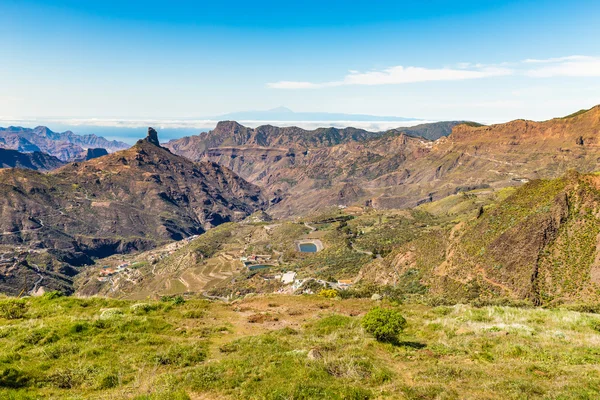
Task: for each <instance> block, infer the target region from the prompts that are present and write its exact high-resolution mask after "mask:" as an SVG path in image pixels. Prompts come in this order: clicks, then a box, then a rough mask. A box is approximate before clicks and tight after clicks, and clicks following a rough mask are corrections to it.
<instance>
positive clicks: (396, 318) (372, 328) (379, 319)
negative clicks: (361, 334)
mask: <svg viewBox="0 0 600 400" xmlns="http://www.w3.org/2000/svg"><path fill="white" fill-rule="evenodd" d="M362 326H363V328H364V329H365V330H366V331H367V332H368V333H370V334H371V335H373V336H375V339H377V340H378V341H382V342H386V341H393V340H394V339H396V337H397V336H398V335H399V334H400V332H402V330H403V329H404V327H405V326H406V320H405V319H404V317H402V315H400V313H399V312H398V311H396V310H393V309H389V308H381V307H376V308H373V309H372V310H371V311H369V312H368V313H367V314H366V315H365V316H364V318H363V320H362Z"/></svg>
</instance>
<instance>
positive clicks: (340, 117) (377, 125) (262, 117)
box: [0, 107, 434, 144]
mask: <svg viewBox="0 0 600 400" xmlns="http://www.w3.org/2000/svg"><path fill="white" fill-rule="evenodd" d="M226 120H229V121H233V120H234V121H237V122H239V123H241V124H242V125H244V126H248V127H251V128H256V127H258V126H261V125H274V126H278V127H285V126H298V127H300V128H303V129H307V130H312V129H316V128H328V127H333V128H347V127H354V128H360V129H365V130H369V131H374V132H378V131H384V130H388V129H394V128H399V127H410V126H414V125H417V124H422V123H427V122H433V121H434V120H422V119H416V118H407V117H397V116H378V115H368V114H344V113H328V112H294V111H292V110H290V109H289V108H286V107H277V108H273V109H270V110H263V111H260V110H259V111H239V112H232V113H227V114H221V115H216V116H207V117H197V118H193V117H189V118H134V117H131V118H74V117H56V118H44V117H40V118H10V117H4V118H2V117H0V125H1V126H10V125H13V126H24V127H35V126H40V125H42V126H47V127H49V128H50V129H52V130H54V131H61V132H62V131H67V130H70V131H73V132H75V133H77V134H80V135H85V134H95V135H98V136H103V137H105V138H106V139H109V140H120V141H123V142H126V143H129V144H133V143H135V141H136V140H138V139H139V138H142V137H144V135H145V133H146V129H147V127H148V126H153V127H155V128H156V129H159V130H160V132H161V141H163V142H167V141H169V140H171V139H179V138H181V137H184V136H190V135H197V134H199V133H201V132H206V131H209V130H211V129H213V128H214V127H215V126H216V125H217V123H218V122H219V121H226Z"/></svg>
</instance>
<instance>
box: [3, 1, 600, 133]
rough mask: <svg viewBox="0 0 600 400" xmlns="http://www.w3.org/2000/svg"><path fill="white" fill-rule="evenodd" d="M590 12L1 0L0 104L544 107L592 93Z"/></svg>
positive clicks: (41, 112)
mask: <svg viewBox="0 0 600 400" xmlns="http://www.w3.org/2000/svg"><path fill="white" fill-rule="evenodd" d="M599 20H600V2H598V1H577V0H574V1H569V2H566V1H553V0H546V1H527V0H525V1H523V0H521V1H493V0H492V1H481V0H480V1H436V0H433V1H410V2H408V1H389V2H388V1H368V2H367V1H364V2H363V1H361V2H352V1H329V2H326V1H302V2H282V1H277V2H275V1H272V2H264V1H263V2H261V1H253V2H248V1H234V0H231V1H228V2H215V1H211V2H206V3H204V2H201V1H169V2H165V1H151V0H146V1H111V0H105V1H75V0H72V1H21V0H19V1H7V0H0V54H2V61H1V62H0V117H2V118H3V119H7V118H8V119H10V118H15V119H16V118H24V117H38V118H45V117H48V118H50V117H52V118H57V117H65V118H67V117H68V118H81V119H89V118H108V117H111V118H121V119H128V118H142V119H143V118H153V119H161V118H162V119H170V118H171V119H176V118H194V117H201V116H207V115H217V114H221V113H228V112H233V111H240V110H252V109H269V108H274V107H277V106H287V107H289V108H291V109H293V110H295V111H327V112H341V113H363V114H374V115H396V116H405V117H415V118H423V119H472V120H480V121H504V120H509V119H514V118H530V119H546V118H550V117H553V116H558V115H564V114H567V113H570V112H572V111H576V110H578V109H580V108H584V107H585V108H587V107H591V106H593V105H595V104H600V40H599V39H600V24H599V23H598V21H599ZM0 124H1V121H0Z"/></svg>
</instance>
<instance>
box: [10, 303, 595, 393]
mask: <svg viewBox="0 0 600 400" xmlns="http://www.w3.org/2000/svg"><path fill="white" fill-rule="evenodd" d="M50 297H52V296H47V297H40V298H27V299H22V300H19V301H18V303H17V304H24V305H25V306H23V307H22V306H17V307H18V309H20V310H24V311H23V313H24V314H21V317H19V318H11V317H10V316H11V314H10V313H9V314H4V315H2V316H0V398H7V399H36V398H49V399H62V398H75V399H79V398H82V399H83V398H85V399H107V398H110V399H132V398H134V399H137V400H140V399H191V398H223V399H279V398H298V399H376V398H378V399H379V398H390V399H392V398H394V399H396V398H406V399H438V398H449V399H454V398H456V399H458V398H489V399H491V398H499V399H520V398H530V399H535V398H540V399H542V398H543V399H568V398H590V399H591V398H597V397H598V396H600V367H599V366H598V362H597V360H598V358H599V357H600V346H599V345H598V334H599V333H598V332H599V329H600V328H599V327H600V316H598V315H596V314H590V313H587V312H579V311H573V310H569V309H566V308H565V309H540V308H531V307H530V308H516V307H507V306H499V305H491V306H480V307H473V306H465V305H456V306H435V307H432V306H424V305H419V304H402V305H398V304H397V303H391V302H390V301H389V300H386V297H385V296H383V300H381V301H380V302H378V305H379V306H378V307H375V308H373V304H374V302H373V301H372V300H370V299H356V298H349V299H346V300H339V299H337V300H336V299H329V298H326V297H323V296H264V297H263V296H259V297H253V298H249V299H246V300H243V301H236V302H234V303H233V304H226V303H221V302H215V303H210V302H207V301H204V300H194V299H188V300H186V301H185V302H184V303H182V304H174V301H173V300H172V299H170V300H168V301H165V302H163V301H145V302H132V301H122V300H110V299H103V298H90V299H78V298H72V297H53V298H50ZM6 304H10V306H9V309H12V308H13V307H14V304H15V300H14V299H8V298H3V299H0V307H1V308H2V309H5V307H6ZM592 308H593V307H592ZM297 310H302V312H297ZM582 310H585V311H587V309H585V308H582ZM6 315H8V316H9V318H7V317H6ZM252 316H254V317H252ZM255 316H260V317H255ZM249 317H252V318H249ZM250 319H252V320H253V321H250ZM259 320H260V321H259ZM399 333H401V335H399V336H398V334H399ZM375 338H378V339H379V340H376V339H375ZM382 340H383V341H382Z"/></svg>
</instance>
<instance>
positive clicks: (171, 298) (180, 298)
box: [160, 296, 185, 306]
mask: <svg viewBox="0 0 600 400" xmlns="http://www.w3.org/2000/svg"><path fill="white" fill-rule="evenodd" d="M160 301H162V302H163V303H169V302H172V303H173V304H174V305H176V306H178V305H180V304H183V303H185V299H184V298H183V296H163V297H161V298H160Z"/></svg>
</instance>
